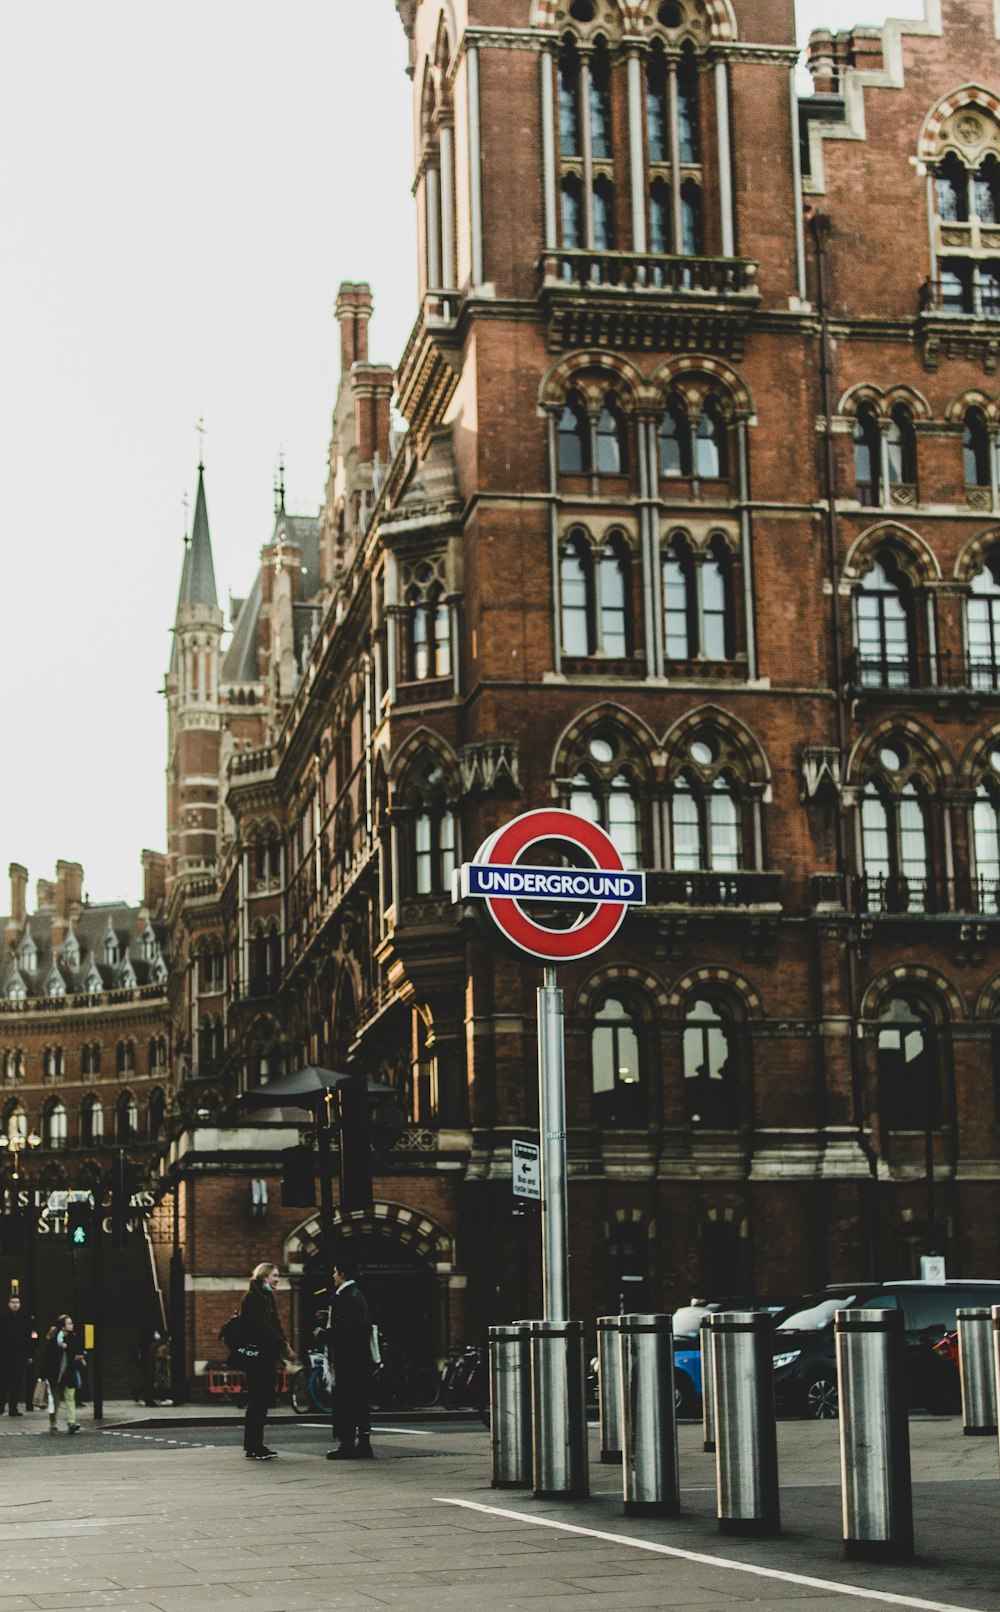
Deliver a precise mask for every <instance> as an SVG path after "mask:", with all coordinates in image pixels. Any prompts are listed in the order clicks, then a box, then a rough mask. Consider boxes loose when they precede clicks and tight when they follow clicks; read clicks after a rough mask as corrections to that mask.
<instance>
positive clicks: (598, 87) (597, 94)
mask: <svg viewBox="0 0 1000 1612" xmlns="http://www.w3.org/2000/svg"><path fill="white" fill-rule="evenodd" d="M589 111H590V151H591V156H592V157H593V158H594V161H595V162H606V161H610V158H611V154H612V151H611V66H610V63H609V61H608V52H607V47H606V46H605V45H604V44H599V45H598V47H597V49H596V50H595V51H594V54H593V56H592V57H591V61H590V109H589Z"/></svg>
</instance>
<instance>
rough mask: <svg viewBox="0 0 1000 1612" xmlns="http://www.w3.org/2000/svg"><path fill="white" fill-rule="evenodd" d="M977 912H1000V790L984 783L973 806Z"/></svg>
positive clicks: (994, 785)
mask: <svg viewBox="0 0 1000 1612" xmlns="http://www.w3.org/2000/svg"><path fill="white" fill-rule="evenodd" d="M972 843H973V850H974V854H975V859H976V902H975V908H974V910H975V911H976V912H1000V790H998V787H997V785H996V784H995V783H992V782H991V783H990V784H986V783H981V784H980V785H979V787H978V788H977V790H976V798H975V801H974V803H973V807H972Z"/></svg>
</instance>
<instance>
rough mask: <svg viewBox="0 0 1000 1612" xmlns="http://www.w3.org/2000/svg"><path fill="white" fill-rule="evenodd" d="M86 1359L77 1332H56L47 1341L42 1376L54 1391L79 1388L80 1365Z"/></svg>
mask: <svg viewBox="0 0 1000 1612" xmlns="http://www.w3.org/2000/svg"><path fill="white" fill-rule="evenodd" d="M60 1338H61V1339H62V1342H61V1343H60V1341H59V1340H60ZM86 1358H87V1357H86V1355H85V1354H84V1352H83V1349H82V1348H81V1347H80V1346H79V1344H78V1340H77V1336H76V1333H75V1332H63V1331H62V1330H60V1331H58V1332H54V1333H53V1334H52V1336H51V1338H46V1340H45V1348H44V1349H43V1350H42V1370H41V1375H42V1376H43V1377H44V1378H45V1381H46V1382H47V1383H48V1385H49V1387H50V1388H52V1389H56V1388H78V1387H79V1386H80V1365H81V1363H82V1362H83V1361H85V1360H86Z"/></svg>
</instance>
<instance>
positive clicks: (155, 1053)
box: [149, 1035, 167, 1075]
mask: <svg viewBox="0 0 1000 1612" xmlns="http://www.w3.org/2000/svg"><path fill="white" fill-rule="evenodd" d="M166 1067H167V1043H166V1041H165V1039H164V1038H163V1036H161V1035H158V1036H154V1037H153V1039H152V1041H151V1042H150V1043H149V1072H150V1074H151V1075H153V1074H157V1073H158V1072H159V1071H161V1070H163V1069H166Z"/></svg>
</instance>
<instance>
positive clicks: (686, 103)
mask: <svg viewBox="0 0 1000 1612" xmlns="http://www.w3.org/2000/svg"><path fill="white" fill-rule="evenodd" d="M677 139H678V156H679V157H680V160H681V162H683V163H686V164H688V165H692V166H693V165H695V164H697V163H700V162H701V133H700V130H699V110H698V69H697V67H696V65H695V60H694V54H693V52H692V51H691V50H690V49H685V51H684V54H683V56H682V57H681V65H680V67H679V69H678V72H677Z"/></svg>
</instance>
